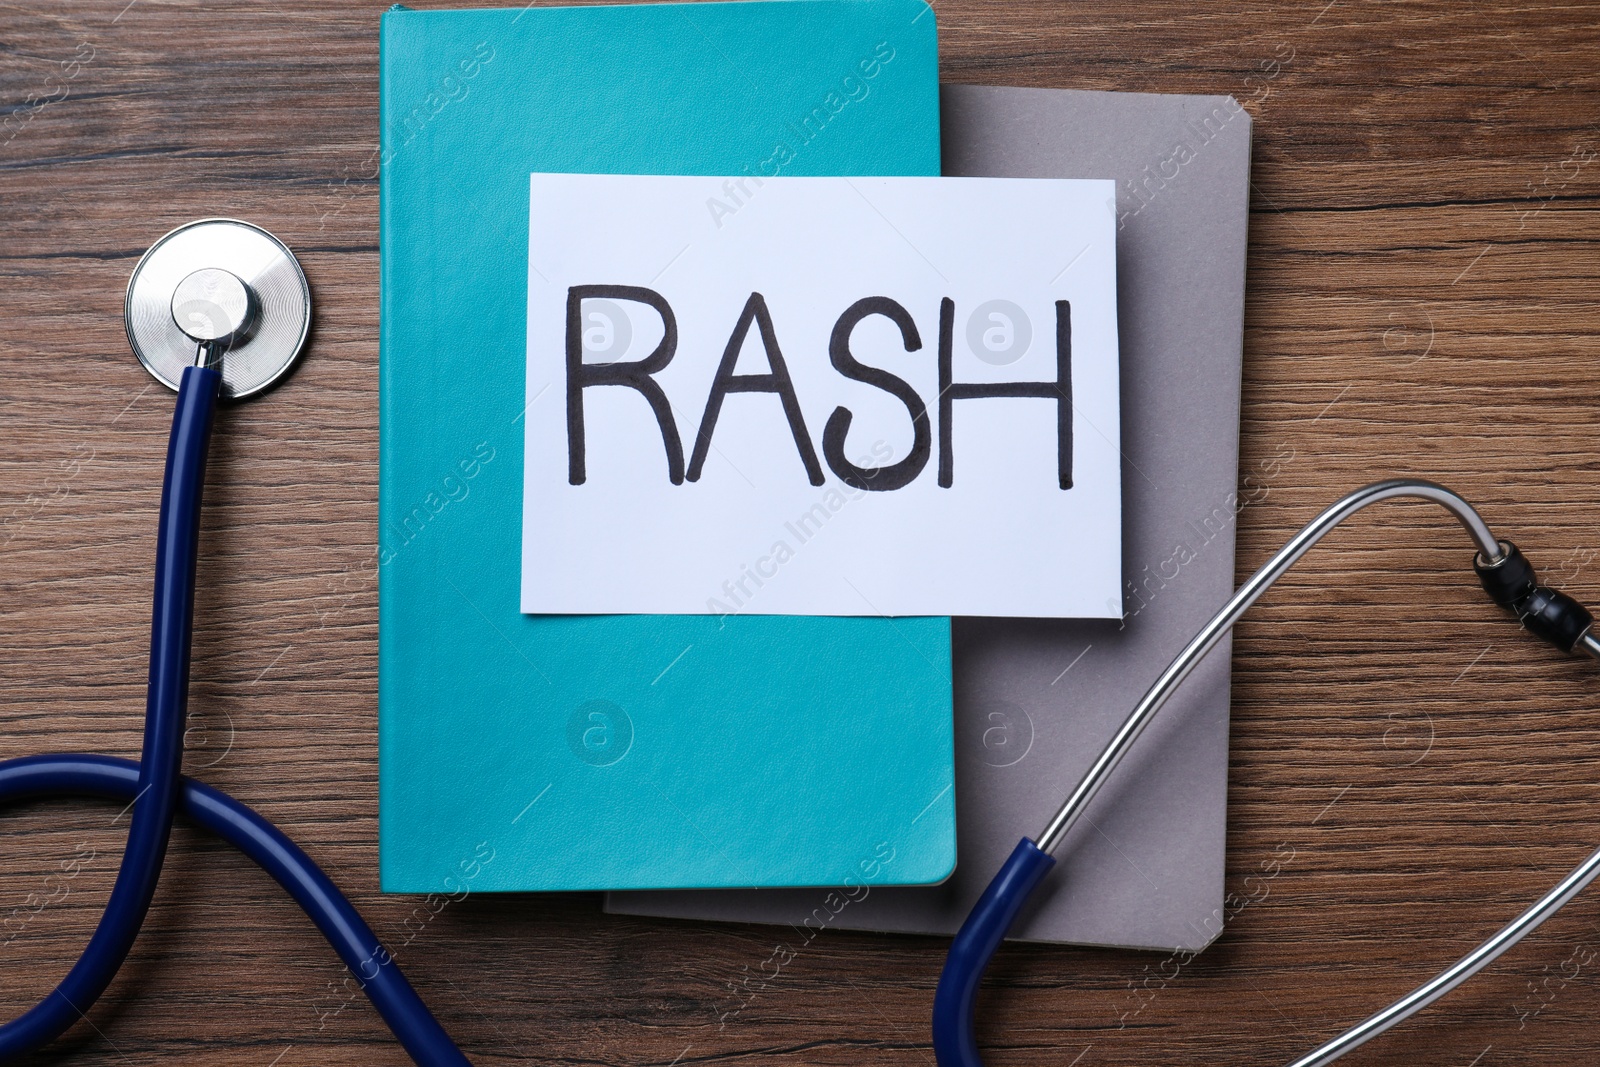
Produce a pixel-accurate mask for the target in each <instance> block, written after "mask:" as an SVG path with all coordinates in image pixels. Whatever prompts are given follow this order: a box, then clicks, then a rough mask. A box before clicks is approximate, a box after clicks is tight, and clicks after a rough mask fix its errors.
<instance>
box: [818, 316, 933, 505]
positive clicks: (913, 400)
mask: <svg viewBox="0 0 1600 1067" xmlns="http://www.w3.org/2000/svg"><path fill="white" fill-rule="evenodd" d="M869 315H882V316H883V317H884V318H886V319H888V320H889V321H891V322H893V323H894V324H895V325H896V326H898V327H900V336H901V338H902V340H903V341H904V343H905V348H906V351H907V352H915V351H917V350H918V349H920V348H921V347H922V337H921V335H919V334H918V333H917V324H916V323H915V322H913V321H912V319H911V313H910V312H909V311H907V310H906V309H905V308H904V307H902V306H901V305H900V304H899V303H897V302H896V301H894V300H891V299H890V298H888V297H886V296H869V297H865V298H863V299H861V300H857V301H856V302H855V303H854V304H851V305H850V306H849V307H848V308H846V309H845V312H844V314H843V315H840V316H839V321H838V322H836V323H834V324H833V336H832V337H831V338H830V339H829V341H828V358H829V360H830V361H831V362H832V363H833V366H834V369H835V370H837V371H838V372H839V373H840V374H843V375H844V376H845V377H846V378H849V379H850V380H851V381H857V382H863V383H865V384H867V385H870V386H873V387H875V388H878V389H882V390H883V391H884V392H886V393H888V394H890V395H891V396H893V397H894V398H895V399H897V400H899V401H900V402H901V403H902V404H904V405H905V406H906V412H907V413H908V414H909V415H910V416H911V452H910V453H909V454H908V455H907V456H906V458H905V459H903V460H901V461H900V462H899V463H891V464H889V465H888V466H886V467H870V468H867V467H858V466H856V465H855V464H854V463H851V462H850V461H849V460H848V459H846V458H845V454H844V442H845V437H846V435H847V434H849V432H850V422H851V420H852V419H853V418H854V417H855V416H854V415H853V414H852V413H851V411H850V409H849V408H847V407H844V406H842V405H841V406H839V407H836V408H834V409H833V414H832V415H829V416H828V422H827V424H826V425H825V426H823V428H822V454H823V456H824V457H825V458H826V459H827V461H828V466H829V467H830V468H832V469H833V473H834V474H837V475H838V476H839V480H840V481H842V482H844V483H845V484H846V485H849V486H852V487H854V488H856V489H870V490H875V491H878V492H887V491H888V490H891V489H900V488H902V487H904V486H906V485H908V484H910V483H911V481H912V480H913V479H915V478H916V476H917V475H919V474H921V473H922V468H923V467H925V466H927V464H928V456H929V455H930V454H931V452H932V451H933V430H932V428H931V426H930V425H929V423H928V407H927V405H926V404H924V403H923V402H922V398H921V397H920V396H918V395H917V391H916V390H915V389H913V388H911V386H910V384H908V383H907V382H906V380H905V379H904V378H900V377H897V376H896V375H893V374H890V373H889V372H888V371H886V370H881V369H879V368H877V367H868V366H866V365H865V364H863V363H861V362H860V361H859V360H857V359H856V358H855V356H853V355H851V354H850V334H851V333H852V332H853V331H854V330H855V328H856V324H857V323H859V322H860V321H861V320H862V319H864V318H867V317H868V316H869Z"/></svg>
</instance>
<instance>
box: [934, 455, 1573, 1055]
mask: <svg viewBox="0 0 1600 1067" xmlns="http://www.w3.org/2000/svg"><path fill="white" fill-rule="evenodd" d="M1395 497H1416V498H1420V499H1423V500H1430V501H1432V502H1434V503H1436V504H1439V505H1441V506H1442V507H1444V508H1445V509H1446V510H1448V511H1449V512H1450V513H1451V514H1452V515H1453V516H1454V517H1455V518H1456V520H1457V521H1459V522H1460V523H1461V525H1462V526H1463V527H1464V528H1465V529H1466V531H1467V533H1468V534H1469V535H1470V537H1471V538H1472V541H1473V544H1474V545H1475V546H1476V548H1477V556H1476V558H1475V559H1474V569H1475V570H1476V571H1477V572H1478V576H1479V580H1480V581H1481V582H1482V584H1483V586H1484V588H1485V590H1486V591H1488V592H1489V594H1490V596H1491V597H1493V598H1494V599H1495V600H1496V602H1497V603H1500V604H1501V605H1502V606H1504V607H1507V608H1509V609H1511V610H1512V611H1513V612H1515V613H1516V614H1517V615H1518V616H1519V618H1520V619H1521V620H1522V621H1523V623H1524V625H1525V626H1526V627H1527V628H1528V629H1529V630H1530V631H1531V632H1533V633H1535V634H1536V635H1538V636H1540V637H1543V638H1544V639H1545V640H1547V641H1550V642H1551V643H1553V644H1555V645H1557V646H1558V647H1560V648H1562V649H1563V650H1564V651H1568V652H1582V653H1585V654H1587V655H1589V656H1592V657H1594V658H1596V659H1600V639H1597V638H1596V635H1595V633H1594V630H1593V619H1592V617H1591V616H1590V615H1589V613H1588V611H1586V610H1585V609H1584V608H1583V606H1582V605H1580V604H1578V603H1577V602H1576V601H1574V600H1572V599H1571V598H1570V597H1567V596H1565V595H1564V594H1562V593H1558V592H1556V591H1555V590H1551V589H1547V588H1545V587H1543V586H1540V585H1538V584H1537V581H1536V579H1535V577H1534V573H1533V569H1532V567H1531V566H1529V565H1528V563H1527V561H1526V560H1525V559H1523V557H1522V554H1521V553H1520V552H1519V551H1518V550H1517V549H1516V546H1514V545H1511V544H1509V543H1508V542H1502V541H1500V540H1498V539H1496V537H1495V536H1494V534H1493V532H1491V531H1490V529H1489V527H1488V524H1486V523H1485V522H1484V521H1483V519H1482V517H1480V516H1479V515H1478V513H1477V511H1475V510H1474V509H1473V508H1472V506H1471V505H1470V504H1468V503H1467V502H1466V501H1465V500H1463V499H1462V498H1461V497H1459V496H1457V495H1456V494H1455V493H1452V492H1451V491H1450V490H1448V489H1446V488H1444V487H1443V486H1440V485H1436V484H1434V483H1432V482H1426V481H1420V480H1413V479H1399V480H1394V481H1386V482H1377V483H1375V484H1373V485H1369V486H1366V487H1365V488H1362V489H1358V490H1356V491H1355V492H1353V493H1351V494H1350V495H1348V496H1346V497H1345V498H1344V499H1342V500H1340V501H1338V502H1337V503H1335V504H1334V505H1333V506H1332V507H1330V508H1328V509H1327V510H1326V511H1324V512H1323V513H1322V514H1321V515H1318V516H1317V517H1316V518H1315V519H1313V520H1312V521H1311V522H1310V523H1308V524H1307V525H1306V526H1305V527H1304V528H1303V529H1302V530H1301V531H1300V532H1299V533H1297V534H1296V535H1295V536H1294V537H1293V538H1292V539H1291V540H1290V541H1289V543H1288V544H1286V545H1284V547H1283V548H1281V549H1279V550H1278V552H1277V553H1276V554H1275V555H1274V556H1273V557H1272V558H1271V559H1270V560H1268V561H1267V562H1266V564H1265V565H1264V566H1262V567H1261V569H1260V570H1258V571H1256V572H1255V574H1253V575H1251V576H1250V579H1249V580H1248V581H1246V582H1245V583H1244V585H1242V586H1240V588H1239V590H1238V592H1236V593H1235V594H1234V595H1233V597H1232V598H1231V599H1230V600H1229V601H1228V603H1227V604H1225V605H1224V606H1223V607H1222V609H1221V610H1220V611H1218V612H1217V613H1216V615H1215V616H1213V617H1212V619H1211V620H1210V621H1209V622H1207V623H1206V625H1205V626H1204V627H1203V628H1202V629H1201V630H1200V632H1199V633H1198V634H1196V635H1195V637H1194V638H1193V639H1192V640H1191V641H1190V642H1189V644H1188V645H1187V646H1185V647H1184V649H1183V651H1181V652H1180V653H1178V656H1177V658H1175V659H1174V660H1173V661H1172V663H1171V664H1170V665H1168V667H1167V668H1166V670H1164V671H1162V673H1161V675H1160V676H1159V677H1158V678H1157V679H1156V681H1155V683H1154V684H1153V685H1151V687H1150V689H1149V690H1148V691H1147V692H1146V693H1145V695H1144V696H1143V697H1142V698H1141V699H1140V700H1139V703H1138V704H1137V705H1136V706H1135V707H1134V709H1133V711H1132V712H1130V713H1129V715H1128V718H1127V719H1126V720H1125V721H1124V722H1123V724H1122V725H1121V727H1119V728H1118V730H1117V732H1116V733H1115V734H1114V735H1113V736H1112V738H1111V740H1110V741H1109V742H1108V743H1107V745H1106V747H1105V749H1104V750H1103V751H1102V752H1101V753H1100V755H1099V757H1098V758H1096V760H1095V761H1094V763H1093V764H1092V765H1091V766H1090V768H1089V770H1088V772H1087V773H1085V775H1084V776H1083V779H1082V780H1081V781H1080V782H1079V783H1078V785H1077V787H1076V788H1075V789H1074V790H1073V791H1072V793H1071V795H1070V796H1069V797H1068V798H1067V800H1066V802H1065V803H1064V804H1063V805H1062V806H1061V809H1060V810H1059V811H1058V812H1057V813H1056V815H1055V817H1054V818H1053V819H1051V820H1050V823H1049V825H1048V826H1046V827H1045V830H1044V832H1043V833H1042V834H1040V835H1039V840H1038V843H1037V844H1035V843H1034V842H1033V841H1032V840H1029V839H1028V838H1023V839H1022V840H1021V841H1020V842H1019V843H1018V844H1017V847H1016V849H1015V850H1014V851H1013V852H1012V854H1011V857H1010V858H1009V859H1008V860H1007V861H1006V863H1005V865H1004V866H1003V867H1002V868H1001V869H1000V872H999V874H997V875H996V876H995V879H994V881H993V882H991V883H990V885H989V887H988V889H986V890H985V891H984V893H983V895H982V896H981V897H979V899H978V903H977V904H976V905H975V906H974V907H973V910H972V913H971V914H970V915H969V916H968V918H967V921H966V923H965V924H963V926H962V928H961V930H960V931H959V932H958V933H957V934H956V937H955V939H954V941H952V942H951V946H950V954H949V957H948V958H947V960H946V961H945V967H944V971H943V973H942V974H941V975H940V978H939V986H938V989H937V991H936V993H935V995H934V1014H933V1046H934V1054H935V1056H936V1057H937V1059H938V1061H939V1064H940V1067H982V1058H981V1057H980V1055H979V1053H978V1045H977V1039H976V1036H975V1035H974V1033H973V1018H972V1016H973V1009H974V1005H975V1004H976V1000H977V993H978V986H979V983H980V982H981V980H982V977H983V970H984V968H985V967H987V966H988V962H989V958H990V956H992V955H993V953H994V951H995V949H996V948H998V947H999V945H1000V942H1001V941H1002V940H1003V939H1004V937H1005V934H1006V931H1007V930H1009V929H1010V927H1011V924H1012V923H1013V922H1014V921H1015V919H1016V917H1017V915H1018V914H1019V913H1020V912H1021V910H1022V908H1023V906H1024V905H1025V904H1026V903H1027V899H1028V897H1029V895H1030V894H1031V893H1032V892H1033V891H1034V889H1035V888H1036V887H1037V886H1038V885H1039V884H1040V882H1042V881H1043V880H1044V877H1045V876H1046V875H1047V874H1048V873H1049V871H1050V868H1051V867H1053V866H1054V865H1055V860H1054V859H1053V858H1052V856H1051V853H1052V852H1053V851H1054V850H1055V849H1056V848H1058V847H1059V846H1060V845H1061V843H1062V841H1063V840H1064V839H1065V838H1066V836H1067V834H1068V832H1069V831H1070V830H1071V829H1072V827H1073V826H1074V825H1075V823H1076V822H1077V820H1078V819H1079V818H1080V817H1081V816H1082V815H1083V813H1084V811H1085V809H1086V808H1087V807H1088V805H1089V803H1090V802H1091V801H1092V800H1093V799H1094V797H1095V795H1096V794H1098V793H1099V791H1100V789H1101V788H1102V787H1103V786H1104V785H1105V783H1106V782H1107V780H1109V778H1110V776H1111V774H1112V773H1113V772H1114V771H1115V770H1116V768H1117V765H1118V764H1120V763H1121V762H1122V759H1123V757H1124V756H1126V755H1127V753H1128V750H1129V749H1130V748H1131V747H1132V746H1133V743H1134V742H1135V741H1137V740H1138V738H1139V735H1140V734H1142V733H1143V732H1144V729H1145V727H1146V726H1148V725H1149V723H1150V720H1151V719H1152V718H1153V717H1154V715H1155V714H1156V712H1158V711H1159V710H1160V709H1161V707H1162V705H1163V704H1165V703H1166V702H1167V699H1168V698H1169V697H1170V696H1171V695H1172V693H1173V692H1174V691H1175V690H1176V689H1177V687H1178V686H1179V685H1180V684H1182V682H1183V680H1184V679H1185V678H1187V677H1188V676H1189V674H1190V672H1191V671H1193V670H1194V668H1195V666H1196V665H1197V664H1198V663H1199V662H1200V661H1201V660H1202V659H1203V658H1204V657H1205V655H1206V653H1208V652H1210V651H1211V650H1212V649H1213V648H1215V647H1216V645H1217V642H1218V641H1219V640H1220V639H1221V638H1222V636H1223V635H1224V634H1225V633H1227V632H1228V631H1229V630H1230V629H1231V628H1232V627H1233V625H1234V624H1235V623H1236V622H1238V620H1239V617H1240V616H1241V615H1243V614H1244V613H1245V611H1246V610H1248V609H1249V607H1250V606H1251V605H1252V604H1254V603H1255V602H1256V600H1258V599H1259V598H1260V597H1261V595H1262V594H1263V593H1265V592H1266V591H1267V589H1269V588H1270V587H1271V586H1272V584H1273V583H1274V582H1276V581H1277V580H1278V579H1279V578H1280V577H1282V576H1283V574H1284V573H1285V572H1286V571H1287V570H1288V569H1289V568H1290V567H1292V566H1293V565H1294V564H1295V562H1296V561H1297V560H1299V559H1300V557H1301V556H1303V555H1305V553H1306V552H1307V550H1309V549H1310V548H1311V546H1312V545H1314V544H1316V543H1317V542H1318V541H1320V540H1321V539H1322V538H1323V537H1324V536H1326V535H1327V534H1328V532H1329V531H1331V530H1332V529H1333V528H1334V527H1336V526H1338V525H1339V524H1340V523H1342V522H1344V521H1345V520H1346V519H1348V518H1349V517H1350V516H1352V515H1354V514H1355V513H1356V512H1358V511H1360V510H1362V509H1363V508H1365V507H1368V506H1369V505H1371V504H1375V503H1377V502H1379V501H1382V500H1390V499H1393V498H1395ZM1597 874H1600V850H1597V851H1596V852H1595V853H1594V854H1593V855H1591V856H1590V857H1589V858H1588V859H1586V860H1585V861H1584V862H1583V863H1582V864H1580V865H1579V866H1578V867H1577V868H1576V869H1575V870H1574V871H1573V872H1572V873H1571V874H1569V875H1567V876H1566V877H1565V878H1563V879H1562V880H1561V882H1559V883H1558V884H1557V885H1556V886H1555V887H1554V888H1553V889H1551V890H1550V891H1549V892H1548V893H1546V894H1545V895H1544V896H1543V897H1541V898H1540V899H1539V900H1538V901H1537V902H1536V903H1534V904H1533V906H1532V907H1530V908H1528V910H1527V911H1525V912H1523V913H1522V914H1521V915H1520V916H1518V917H1517V918H1516V919H1515V920H1513V921H1512V922H1511V923H1509V924H1508V925H1506V926H1505V927H1504V928H1503V929H1502V930H1500V932H1499V933H1497V934H1495V935H1494V936H1493V937H1491V938H1489V939H1488V940H1487V941H1485V942H1484V943H1483V944H1482V945H1480V946H1478V948H1476V949H1474V950H1473V951H1472V952H1470V953H1468V954H1467V955H1466V956H1464V957H1463V958H1462V959H1461V960H1459V961H1458V962H1457V963H1455V964H1454V965H1452V966H1451V967H1449V968H1447V969H1445V970H1444V971H1442V972H1441V973H1440V974H1439V975H1438V976H1437V977H1435V978H1433V979H1432V980H1431V981H1429V982H1426V983H1424V984H1423V985H1421V986H1419V987H1418V988H1417V989H1415V990H1413V991H1412V992H1411V993H1409V994H1407V995H1406V996H1404V997H1402V998H1401V999H1399V1000H1397V1001H1396V1002H1395V1003H1393V1004H1391V1005H1390V1006H1389V1007H1387V1008H1385V1009H1384V1010H1383V1011H1381V1012H1378V1013H1377V1014H1375V1015H1373V1016H1372V1017H1371V1018H1369V1019H1367V1020H1366V1021H1364V1022H1362V1023H1360V1024H1358V1025H1357V1026H1354V1027H1352V1028H1351V1029H1349V1030H1348V1031H1346V1032H1345V1033H1344V1034H1342V1035H1340V1036H1339V1037H1337V1038H1335V1039H1334V1040H1332V1041H1330V1042H1328V1043H1327V1044H1325V1045H1323V1046H1322V1047H1321V1048H1319V1049H1317V1050H1315V1051H1313V1052H1311V1053H1310V1054H1308V1055H1307V1056H1304V1057H1302V1058H1301V1059H1298V1060H1296V1061H1294V1063H1293V1064H1291V1065H1289V1067H1324V1065H1326V1064H1329V1063H1332V1062H1333V1061H1334V1060H1336V1059H1338V1058H1339V1057H1340V1056H1342V1055H1344V1054H1345V1053H1346V1052H1348V1051H1350V1050H1351V1049H1353V1048H1355V1047H1356V1046H1358V1045H1360V1044H1362V1043H1364V1042H1366V1041H1369V1040H1371V1039H1372V1038H1374V1037H1376V1036H1378V1035H1379V1034H1381V1033H1383V1032H1384V1031H1386V1030H1388V1029H1390V1028H1391V1027H1393V1026H1395V1025H1397V1024H1398V1023H1400V1022H1401V1021H1403V1020H1405V1019H1407V1018H1410V1017H1411V1016H1412V1015H1414V1014H1416V1013H1417V1012H1419V1011H1421V1010H1422V1009H1423V1008H1425V1007H1427V1006H1428V1005H1429V1004H1432V1003H1433V1002H1434V1001H1436V1000H1438V999H1439V998H1440V997H1442V996H1444V995H1445V994H1446V993H1448V992H1450V991H1451V990H1452V989H1454V988H1456V987H1457V986H1459V985H1460V984H1461V983H1463V982H1465V981H1466V980H1467V979H1468V978H1471V977H1472V976H1473V975H1474V974H1476V973H1478V971H1480V970H1482V969H1483V968H1484V967H1486V966H1488V965H1489V964H1490V963H1491V962H1493V961H1494V960H1495V959H1497V958H1498V957H1499V956H1500V955H1501V954H1502V953H1504V952H1505V951H1506V950H1507V949H1509V948H1510V947H1511V946H1512V945H1515V944H1516V943H1517V942H1518V941H1520V940H1521V939H1522V938H1523V937H1525V936H1526V935H1527V934H1528V933H1529V932H1530V931H1532V930H1533V929H1535V928H1536V927H1537V926H1538V925H1539V924H1540V923H1542V922H1543V921H1544V920H1545V919H1547V918H1549V917H1550V916H1551V915H1553V914H1555V912H1556V911H1558V910H1560V908H1561V906H1562V905H1564V904H1565V903H1566V902H1567V901H1568V900H1570V899H1571V898H1572V897H1573V896H1574V895H1576V894H1577V893H1579V892H1581V891H1582V890H1583V888H1584V887H1585V886H1587V885H1588V884H1589V883H1590V882H1592V881H1593V880H1594V879H1595V877H1596V875H1597Z"/></svg>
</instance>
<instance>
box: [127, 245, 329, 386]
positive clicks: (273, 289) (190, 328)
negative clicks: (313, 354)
mask: <svg viewBox="0 0 1600 1067" xmlns="http://www.w3.org/2000/svg"><path fill="white" fill-rule="evenodd" d="M124 314H125V318H126V323H127V328H128V343H129V344H130V345H131V346H132V347H133V353H134V355H136V356H138V357H139V362H140V363H143V364H144V367H145V369H146V370H148V371H149V372H150V373H151V374H153V375H154V376H155V378H156V380H157V381H159V382H161V383H162V384H163V385H165V386H167V388H169V389H177V388H178V382H179V379H180V378H181V377H182V375H183V368H185V367H189V366H193V365H194V363H195V356H196V351H197V349H198V348H199V347H200V346H201V345H206V346H209V347H210V348H211V349H212V350H214V351H221V352H224V353H226V358H225V359H223V360H222V362H221V368H222V395H223V396H225V397H228V398H231V399H235V400H242V399H244V398H245V397H250V396H254V395H255V394H257V393H259V392H261V391H262V390H264V389H266V388H268V387H269V386H271V385H272V384H273V383H274V382H276V381H278V379H280V378H282V377H283V376H284V375H285V374H287V373H288V372H289V368H290V367H292V366H294V361H295V359H296V358H298V357H299V355H300V350H301V349H302V348H303V347H304V346H305V340H306V334H307V333H308V332H309V331H310V329H311V286H310V285H308V284H307V283H306V276H305V272H304V271H302V270H301V269H300V264H299V262H298V261H297V260H296V259H295V258H294V253H292V252H290V251H289V248H288V246H287V245H285V244H284V243H283V242H282V241H280V240H278V239H277V238H276V237H274V236H272V234H270V233H268V232H267V231H266V230H263V229H262V228H261V227H259V226H252V225H250V224H249V223H248V222H239V221H238V220H236V219H201V220H200V221H198V222H191V223H188V224H187V225H184V226H179V227H178V228H177V229H176V230H173V231H172V232H171V233H169V234H167V235H166V236H165V237H163V238H161V240H159V241H157V242H156V243H155V244H154V245H153V246H152V247H151V248H150V250H149V251H148V252H146V253H145V254H144V256H143V257H142V258H141V259H140V260H139V263H138V265H137V266H136V267H134V268H133V277H132V278H130V279H128V297H127V302H126V304H125V306H124Z"/></svg>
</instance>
